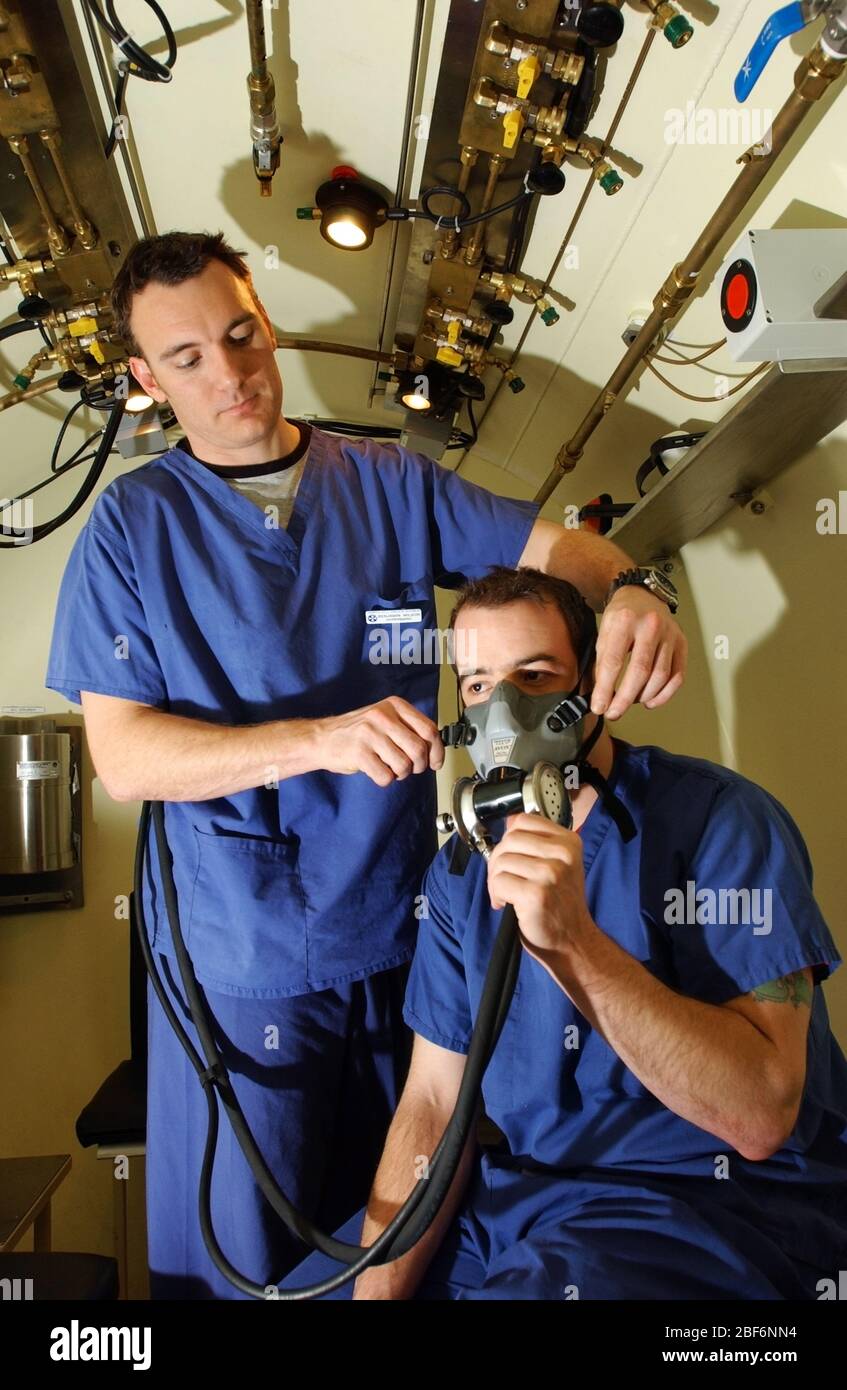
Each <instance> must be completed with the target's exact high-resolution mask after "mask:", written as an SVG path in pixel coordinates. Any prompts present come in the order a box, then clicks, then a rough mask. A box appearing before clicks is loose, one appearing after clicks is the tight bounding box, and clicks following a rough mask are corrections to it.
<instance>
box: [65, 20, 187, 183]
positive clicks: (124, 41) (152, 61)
mask: <svg viewBox="0 0 847 1390" xmlns="http://www.w3.org/2000/svg"><path fill="white" fill-rule="evenodd" d="M84 3H85V5H86V6H87V7H88V10H89V12H90V13H91V14H92V15H93V16H94V18H95V19H96V20H97V23H98V24H99V25H100V27H101V29H102V30H103V31H104V32H105V33H106V34H108V36H109V38H110V39H111V40H112V42H113V43H114V44H116V45H117V46H118V48H120V49H121V51H122V52H123V54H124V55H125V56H124V57H123V58H121V59H120V60H119V62H118V65H117V67H118V74H119V76H118V81H117V85H116V87H115V96H114V101H115V116H114V118H113V120H112V129H111V131H110V132H109V137H108V139H107V141H106V144H105V146H104V148H103V153H104V155H105V156H106V158H107V159H110V158H111V156H112V154H113V153H114V150H115V145H116V144H117V138H118V137H117V129H116V127H117V122H118V119H119V118H120V116H121V115H123V114H124V112H123V103H124V98H125V96H126V89H127V85H128V83H129V79H130V77H141V78H143V79H144V81H145V82H170V81H171V77H172V74H171V69H172V68H173V66H174V64H175V62H176V59H177V43H176V39H175V38H174V32H173V29H172V28H171V26H170V23H169V21H168V17H167V15H166V14H165V12H164V10H163V9H162V8H161V6H160V5H159V4H158V3H157V0H144V3H145V4H146V5H147V6H148V8H149V9H151V10H152V11H153V13H154V14H155V16H156V18H157V19H158V21H159V23H160V24H161V26H162V33H163V34H164V37H165V41H166V43H167V45H168V56H167V60H166V61H165V62H164V63H160V62H159V61H158V60H157V59H156V58H154V57H153V56H152V55H151V54H150V53H148V52H147V50H146V49H145V48H142V47H141V45H140V44H137V43H136V42H135V40H134V39H133V38H132V36H131V34H130V33H129V31H128V30H127V29H125V28H124V26H123V24H122V23H121V21H120V19H119V18H118V14H117V10H116V8H115V0H105V3H106V9H107V11H108V16H109V17H108V19H107V18H106V16H105V15H104V14H103V11H102V10H101V9H100V6H99V5H98V3H97V0H84Z"/></svg>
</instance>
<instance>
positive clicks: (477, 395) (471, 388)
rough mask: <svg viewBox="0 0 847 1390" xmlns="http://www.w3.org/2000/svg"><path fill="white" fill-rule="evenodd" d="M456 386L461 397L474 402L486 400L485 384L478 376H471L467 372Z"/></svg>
mask: <svg viewBox="0 0 847 1390" xmlns="http://www.w3.org/2000/svg"><path fill="white" fill-rule="evenodd" d="M456 385H457V386H458V388H459V394H460V395H462V396H467V397H468V398H469V399H470V400H472V401H484V400H485V383H484V382H483V381H481V380H480V378H479V377H478V376H471V375H470V373H469V372H465V373H464V374H463V375H462V376H460V377H459V378H458V380H457V382H456Z"/></svg>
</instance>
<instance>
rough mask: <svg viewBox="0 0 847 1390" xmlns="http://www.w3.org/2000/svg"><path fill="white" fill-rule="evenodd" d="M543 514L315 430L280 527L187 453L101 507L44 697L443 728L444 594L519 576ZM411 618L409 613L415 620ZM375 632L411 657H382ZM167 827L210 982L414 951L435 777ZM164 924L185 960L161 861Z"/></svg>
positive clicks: (90, 527) (280, 981) (229, 807)
mask: <svg viewBox="0 0 847 1390" xmlns="http://www.w3.org/2000/svg"><path fill="white" fill-rule="evenodd" d="M537 511H538V506H537V504H536V503H534V502H527V501H517V500H512V499H508V498H503V497H498V496H496V495H495V494H493V493H491V492H488V491H487V490H486V489H484V488H481V487H477V486H475V485H474V484H472V483H469V482H467V481H466V480H465V479H464V478H462V477H457V475H456V474H455V473H453V472H451V471H450V470H449V469H446V468H443V467H441V466H440V465H439V464H437V463H434V462H433V461H432V460H431V459H428V458H426V457H424V456H422V455H417V454H411V453H409V452H407V451H406V450H405V449H403V448H401V447H399V446H396V445H390V446H387V445H380V444H377V443H374V442H373V441H368V440H355V441H352V440H348V439H339V438H334V437H332V436H330V435H328V434H325V433H323V432H322V431H320V430H317V429H313V431H312V438H311V447H310V450H309V454H308V457H307V460H306V464H305V468H304V471H303V475H302V478H301V482H300V486H299V488H298V491H297V496H296V500H295V505H294V511H293V514H292V517H291V520H290V522H289V525H288V527H287V529H284V528H278V527H277V528H276V529H274V528H273V527H272V526H269V525H268V524H267V517H266V515H265V513H264V512H263V511H261V510H260V509H259V508H258V507H257V506H256V505H255V504H254V503H253V502H251V501H250V500H249V499H248V498H247V497H244V496H242V495H241V494H240V493H239V492H238V491H236V490H234V489H232V488H231V487H230V486H229V484H228V483H227V482H226V481H225V480H224V479H223V478H221V477H218V476H217V475H216V474H214V473H213V472H211V471H210V470H209V469H208V468H206V467H204V466H203V464H202V463H200V462H198V461H197V460H196V459H194V458H192V457H191V455H190V454H187V453H185V452H184V451H183V450H182V449H179V448H173V449H170V450H169V451H168V452H167V453H165V454H163V455H162V456H161V457H159V458H157V459H155V460H152V461H151V462H149V463H145V464H143V465H142V466H141V467H140V468H137V469H134V470H132V471H131V472H130V473H128V474H125V475H124V476H123V477H121V478H117V479H116V480H115V481H114V482H112V483H110V484H109V486H108V487H106V488H105V489H104V490H103V492H102V493H101V494H100V495H99V497H98V498H97V501H96V503H95V505H94V507H93V508H92V511H91V514H90V517H89V519H88V521H87V523H86V525H85V527H84V528H83V530H82V532H81V534H80V536H79V537H78V539H77V541H76V543H75V545H74V547H73V550H72V552H71V556H70V559H69V561H68V565H67V568H66V570H65V574H64V578H63V581H62V586H61V591H60V594H59V601H58V609H57V614H56V623H55V628H54V633H53V642H52V647H51V651H50V658H49V663H48V671H47V677H46V684H47V685H48V686H49V687H50V689H52V690H56V691H59V692H60V693H61V694H63V695H66V696H67V697H68V698H69V699H71V700H73V701H75V702H77V703H79V702H80V691H81V690H89V691H93V692H95V693H99V694H104V695H114V696H118V697H120V698H123V699H127V700H136V701H141V702H142V703H144V704H147V705H152V706H155V707H156V708H158V709H161V710H166V711H168V712H169V713H171V714H178V715H184V716H187V717H189V718H195V719H200V720H205V721H208V722H213V723H220V724H226V725H244V724H254V723H256V724H258V723H264V722H266V721H269V720H278V719H293V718H320V717H323V716H326V715H333V714H341V713H344V712H346V711H348V710H354V709H357V708H360V707H361V706H363V705H368V704H373V703H375V702H376V701H378V700H381V699H384V698H385V697H386V696H388V695H391V694H394V695H399V696H402V697H403V698H404V699H406V700H408V701H409V702H410V703H412V704H414V705H416V706H417V708H418V709H420V710H422V711H423V712H424V713H425V714H427V715H429V716H430V717H431V718H433V719H434V718H435V716H436V694H437V685H438V658H439V653H440V654H441V658H442V659H443V657H444V644H443V643H439V642H437V641H434V642H433V641H432V640H430V641H427V640H426V639H425V638H424V639H423V640H422V635H423V634H424V633H425V632H426V631H429V632H430V634H432V633H435V632H437V628H438V622H437V618H436V611H435V601H434V594H433V586H434V585H441V586H445V587H453V586H455V585H456V584H457V583H458V582H459V581H460V580H461V578H462V577H467V578H469V579H473V578H479V577H481V576H482V575H484V574H485V573H487V571H488V569H489V568H490V566H492V565H495V564H502V565H510V566H511V565H516V564H517V563H518V560H519V559H520V556H521V554H522V552H523V549H524V547H525V545H526V542H527V539H528V537H529V533H530V531H531V530H532V527H533V524H534V522H535V518H536V514H537ZM380 610H382V611H385V612H386V614H387V616H386V619H384V620H383V619H381V618H379V617H378V616H376V617H375V616H374V615H378V614H379V611H380ZM398 610H410V611H409V612H407V613H406V615H405V617H404V618H403V620H402V621H400V622H399V623H398V622H395V621H392V618H394V617H396V616H398ZM366 614H370V615H371V617H370V618H369V619H366ZM375 633H382V635H383V638H384V641H383V643H382V654H384V653H385V652H386V651H388V652H389V653H393V654H395V655H396V656H398V657H399V661H398V662H393V663H391V662H389V663H384V664H379V663H376V662H374V660H373V659H372V657H373V654H374V652H376V651H377V650H378V649H377V648H376V647H375V646H374V641H373V638H374V634H375ZM433 657H435V660H433ZM410 658H411V659H410ZM416 658H417V659H416ZM421 658H422V659H421ZM272 779H273V773H272V771H269V775H268V781H271V782H272ZM165 819H166V827H167V834H168V842H169V845H170V848H171V854H172V856H173V861H174V879H175V883H176V888H177V895H178V900H179V908H180V922H181V928H182V932H183V936H184V938H185V940H186V943H187V945H188V949H189V951H190V953H191V955H192V958H193V961H194V965H195V970H196V974H197V977H198V979H199V980H200V981H201V983H203V984H206V985H208V986H209V987H210V988H212V989H215V990H219V991H222V992H224V993H230V994H234V995H241V996H244V997H255V998H272V997H284V996H288V995H296V994H304V993H308V992H310V991H313V990H320V989H326V988H329V987H330V986H332V985H334V984H338V983H340V982H342V981H346V980H354V979H360V978H362V977H364V976H366V975H369V974H371V973H373V972H375V971H378V970H383V969H387V968H388V967H390V966H392V965H396V964H399V963H400V962H402V961H404V960H407V959H408V958H409V956H410V955H411V954H412V951H413V949H414V939H415V932H416V928H417V925H418V923H417V920H416V918H415V913H414V908H415V895H416V894H417V893H418V892H419V889H420V880H421V877H422V875H423V872H424V870H425V869H426V866H427V864H428V863H429V861H430V859H431V858H432V855H433V854H434V853H435V849H436V841H435V828H434V824H435V777H434V774H432V773H424V774H420V775H417V776H415V775H412V776H410V777H408V778H406V779H405V780H404V781H402V782H395V783H393V784H392V785H390V786H388V787H378V786H376V784H375V783H373V782H372V781H371V780H370V779H369V778H368V777H367V776H365V774H364V773H356V774H353V775H351V776H342V775H337V774H333V773H329V772H323V771H319V772H312V773H307V774H303V775H301V776H298V777H289V778H286V779H284V780H283V781H280V782H279V784H278V786H277V787H273V786H270V787H264V786H262V787H257V788H255V789H253V790H248V791H242V792H238V793H235V794H233V795H231V796H222V797H217V798H215V799H213V800H209V801H204V802H169V803H167V805H166V816H165ZM151 860H152V861H153V868H152V869H151V868H150V863H151ZM144 909H145V914H146V918H147V922H148V931H150V932H151V936H152V939H153V942H154V944H155V946H156V948H157V949H158V950H161V951H164V952H165V953H166V954H170V955H172V954H173V948H172V943H171V940H170V932H169V930H168V926H167V919H166V915H165V910H164V903H163V900H162V894H161V888H160V882H159V871H158V865H157V863H156V852H155V847H153V849H152V851H151V854H150V856H148V869H147V873H146V880H145V892H144Z"/></svg>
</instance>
